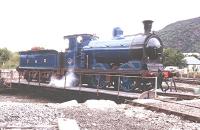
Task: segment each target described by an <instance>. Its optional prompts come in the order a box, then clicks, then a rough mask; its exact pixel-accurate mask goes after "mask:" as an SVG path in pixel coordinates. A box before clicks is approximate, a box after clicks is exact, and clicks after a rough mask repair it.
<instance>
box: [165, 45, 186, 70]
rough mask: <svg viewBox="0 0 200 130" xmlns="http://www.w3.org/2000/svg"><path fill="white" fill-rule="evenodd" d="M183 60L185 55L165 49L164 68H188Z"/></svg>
mask: <svg viewBox="0 0 200 130" xmlns="http://www.w3.org/2000/svg"><path fill="white" fill-rule="evenodd" d="M183 58H184V55H183V54H182V53H181V52H180V51H178V50H176V49H173V48H167V49H164V63H163V64H164V66H178V67H180V68H182V67H184V66H186V61H185V60H183Z"/></svg>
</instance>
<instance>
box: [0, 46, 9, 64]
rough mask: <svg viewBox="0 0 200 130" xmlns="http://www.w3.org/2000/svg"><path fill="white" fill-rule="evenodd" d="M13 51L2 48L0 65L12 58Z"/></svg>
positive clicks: (0, 49)
mask: <svg viewBox="0 0 200 130" xmlns="http://www.w3.org/2000/svg"><path fill="white" fill-rule="evenodd" d="M10 56H11V52H10V51H9V50H8V49H7V48H0V66H2V65H4V64H5V62H6V61H8V60H9V59H10Z"/></svg>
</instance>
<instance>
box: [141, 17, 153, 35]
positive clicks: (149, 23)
mask: <svg viewBox="0 0 200 130" xmlns="http://www.w3.org/2000/svg"><path fill="white" fill-rule="evenodd" d="M152 23H153V21H152V20H144V21H143V24H144V34H149V33H150V32H151V27H152Z"/></svg>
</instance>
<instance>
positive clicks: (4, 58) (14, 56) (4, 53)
mask: <svg viewBox="0 0 200 130" xmlns="http://www.w3.org/2000/svg"><path fill="white" fill-rule="evenodd" d="M18 64H19V54H18V53H17V52H15V53H13V52H11V51H9V50H8V49H7V48H0V68H1V69H11V68H16V67H17V66H18Z"/></svg>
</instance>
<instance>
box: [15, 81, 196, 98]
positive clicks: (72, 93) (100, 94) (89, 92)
mask: <svg viewBox="0 0 200 130" xmlns="http://www.w3.org/2000/svg"><path fill="white" fill-rule="evenodd" d="M12 88H16V89H17V88H21V89H22V90H23V89H27V88H28V89H29V88H31V89H40V90H39V91H41V90H42V92H43V93H44V92H45V91H48V92H51V93H62V94H61V95H64V96H66V95H69V96H68V97H67V96H66V98H69V99H73V98H76V99H78V98H79V97H81V98H82V99H83V100H84V99H85V100H87V99H90V98H93V99H101V98H103V99H108V100H114V101H117V102H118V101H120V102H123V101H125V100H133V99H138V98H140V97H141V93H133V92H122V91H113V90H110V89H98V88H88V87H84V86H79V87H64V86H63V87H55V86H52V85H49V84H42V83H41V84H38V83H35V82H30V83H27V82H23V81H21V83H20V84H19V83H18V82H16V81H15V82H12ZM29 91H30V90H29ZM149 93H150V94H151V97H148V95H149ZM145 94H146V95H145V96H144V97H143V98H154V92H153V91H147V92H145ZM157 94H158V95H161V96H168V97H174V98H176V99H177V100H191V99H195V98H199V95H194V94H188V93H178V92H169V91H167V92H162V91H159V90H158V91H157ZM152 95H153V96H152Z"/></svg>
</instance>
